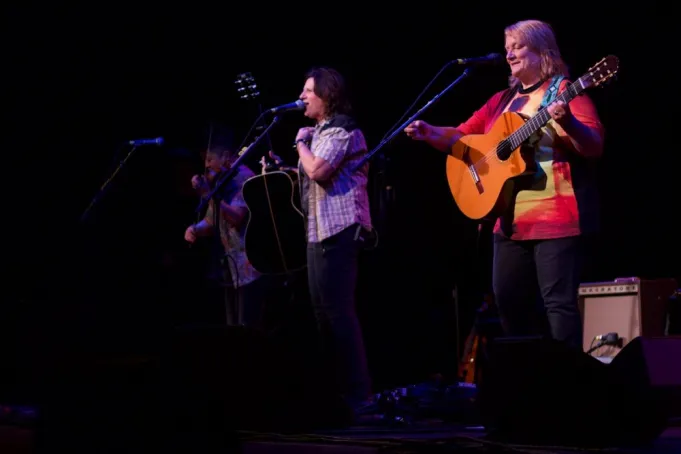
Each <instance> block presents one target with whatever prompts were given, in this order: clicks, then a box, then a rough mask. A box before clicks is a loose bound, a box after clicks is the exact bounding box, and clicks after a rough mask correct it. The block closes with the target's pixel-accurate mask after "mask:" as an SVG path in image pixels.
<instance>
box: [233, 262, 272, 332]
mask: <svg viewBox="0 0 681 454" xmlns="http://www.w3.org/2000/svg"><path fill="white" fill-rule="evenodd" d="M271 287H272V279H271V276H267V275H263V276H260V277H258V278H257V279H256V280H254V281H252V282H249V283H248V284H246V285H242V286H240V287H238V288H236V289H235V288H234V287H226V288H225V313H226V317H227V326H247V327H249V328H254V329H258V330H263V329H264V321H265V320H264V319H265V308H266V306H267V300H268V297H269V293H270V289H271Z"/></svg>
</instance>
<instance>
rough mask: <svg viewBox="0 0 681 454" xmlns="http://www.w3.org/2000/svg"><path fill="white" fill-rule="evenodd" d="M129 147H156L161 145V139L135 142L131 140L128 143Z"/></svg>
mask: <svg viewBox="0 0 681 454" xmlns="http://www.w3.org/2000/svg"><path fill="white" fill-rule="evenodd" d="M128 143H129V144H130V145H133V146H135V147H139V146H141V145H158V146H161V145H163V137H157V138H155V139H137V140H131V141H130V142H128Z"/></svg>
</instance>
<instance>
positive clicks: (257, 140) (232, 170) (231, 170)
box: [196, 116, 279, 213]
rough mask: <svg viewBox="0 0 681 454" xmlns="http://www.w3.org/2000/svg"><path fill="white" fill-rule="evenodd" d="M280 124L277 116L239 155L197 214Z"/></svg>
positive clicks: (200, 206)
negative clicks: (271, 130)
mask: <svg viewBox="0 0 681 454" xmlns="http://www.w3.org/2000/svg"><path fill="white" fill-rule="evenodd" d="M278 122H279V117H278V116H275V117H274V118H272V121H271V122H270V124H269V125H268V126H267V128H265V130H264V131H263V132H262V133H261V134H260V135H259V136H257V137H256V138H255V140H254V141H253V143H252V144H250V145H249V146H248V148H246V149H245V150H244V151H243V152H242V153H239V157H238V158H237V159H236V160H235V161H234V162H233V163H232V165H231V167H230V168H229V170H228V171H227V173H225V174H224V175H223V176H222V177H220V179H219V180H218V181H217V183H215V187H214V188H213V190H212V191H211V192H210V194H208V195H207V196H205V197H202V198H201V202H200V203H199V206H198V207H197V208H196V212H197V213H201V212H202V211H203V209H204V208H205V207H206V204H208V202H209V201H210V200H211V199H212V198H213V197H214V196H215V194H217V192H218V191H219V190H220V189H222V187H223V186H224V185H225V183H227V182H228V181H229V180H231V179H232V177H233V176H234V175H235V174H236V173H237V172H238V171H239V166H240V165H241V164H242V162H243V161H244V160H245V159H246V158H247V157H248V155H249V154H251V151H253V150H254V149H255V146H256V145H258V144H259V143H260V141H261V140H262V139H263V138H264V137H265V136H267V133H268V132H269V131H270V129H272V127H273V126H274V125H275V124H276V123H278Z"/></svg>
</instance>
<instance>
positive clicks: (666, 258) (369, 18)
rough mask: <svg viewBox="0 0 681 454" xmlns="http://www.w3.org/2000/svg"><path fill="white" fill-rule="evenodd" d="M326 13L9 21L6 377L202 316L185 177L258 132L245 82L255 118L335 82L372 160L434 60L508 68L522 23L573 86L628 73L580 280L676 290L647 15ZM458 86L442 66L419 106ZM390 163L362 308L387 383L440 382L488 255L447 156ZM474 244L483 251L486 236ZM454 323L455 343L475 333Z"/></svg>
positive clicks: (456, 7)
mask: <svg viewBox="0 0 681 454" xmlns="http://www.w3.org/2000/svg"><path fill="white" fill-rule="evenodd" d="M549 3H550V2H549ZM329 7H330V8H332V9H330V10H329V12H326V11H324V9H323V8H324V4H315V5H313V4H303V5H299V6H292V5H288V4H276V6H266V5H265V4H264V3H262V2H261V3H260V4H258V5H256V4H253V5H252V6H249V7H247V6H244V5H241V4H239V5H234V2H231V3H224V5H223V6H213V7H200V6H198V5H196V6H194V5H193V4H186V3H185V4H182V5H181V6H170V4H165V5H163V6H162V7H157V8H151V7H148V8H142V7H136V8H132V7H129V8H123V7H121V6H117V7H105V6H99V4H97V5H95V4H92V5H88V6H82V5H81V6H79V7H77V8H76V7H73V8H68V7H57V6H49V7H42V8H40V9H30V8H28V7H13V8H12V9H13V10H12V11H10V14H9V15H7V16H6V17H7V18H8V21H7V24H6V26H5V32H6V34H7V36H8V37H9V39H8V40H6V42H5V44H6V46H5V47H6V48H7V51H8V52H7V53H6V54H5V61H6V66H5V71H3V72H4V73H5V75H6V76H9V78H8V79H7V78H6V79H5V84H4V87H5V93H6V95H7V96H8V101H9V102H7V101H6V102H5V105H6V107H8V109H6V110H8V113H9V116H8V118H6V120H5V121H6V123H5V128H6V131H9V132H10V135H9V139H10V143H9V144H8V145H7V146H6V148H5V153H4V156H3V160H4V167H5V169H6V172H7V173H8V174H9V175H11V178H10V179H8V180H6V181H8V182H10V186H9V187H8V188H7V189H6V190H5V191H4V193H5V196H6V198H7V199H6V201H5V203H4V212H5V229H6V230H5V231H6V234H5V253H4V254H3V258H4V259H5V262H6V267H5V268H6V270H7V271H5V279H4V281H5V284H4V285H3V288H2V292H3V298H2V301H3V303H2V306H3V308H2V312H3V313H2V314H0V319H2V323H3V324H4V325H6V329H4V330H3V333H4V335H5V336H7V341H6V343H4V344H3V347H6V346H10V345H11V346H12V351H14V353H15V354H14V357H15V360H16V361H19V362H20V363H22V364H23V362H22V361H24V362H25V361H30V360H21V358H26V357H30V355H31V354H34V353H35V352H36V351H40V350H41V349H42V347H44V346H45V345H63V344H61V343H60V342H61V341H62V340H63V339H65V338H68V339H70V341H72V342H73V343H72V344H68V345H77V346H79V347H80V348H86V347H87V348H92V349H93V350H97V349H98V348H102V349H111V350H116V349H119V350H126V349H127V350H133V351H134V350H137V349H143V348H145V347H144V346H145V345H147V344H148V341H150V340H152V341H153V340H157V339H158V338H159V336H157V334H158V333H159V332H161V331H162V330H163V329H164V328H165V327H168V326H171V325H173V324H175V323H180V322H182V321H183V319H184V317H187V318H190V317H193V316H194V315H193V314H194V313H195V312H197V311H199V312H200V311H201V307H202V305H203V304H204V303H203V302H202V301H201V295H200V291H199V289H198V288H197V285H196V282H197V277H196V274H197V273H196V272H192V271H191V270H192V269H193V267H195V266H196V263H198V262H199V261H200V253H201V252H202V251H203V250H202V248H201V247H195V248H188V247H187V245H186V244H185V243H184V241H183V239H182V236H183V232H184V229H185V228H186V226H187V225H188V224H189V223H191V222H193V221H194V219H195V215H194V214H193V209H194V207H195V205H196V203H197V200H196V198H195V197H194V196H193V195H192V193H191V188H190V184H189V179H190V177H191V175H192V174H193V173H194V172H196V171H197V170H199V169H200V166H201V161H200V157H199V152H200V151H201V149H202V147H205V144H206V142H207V129H208V125H209V124H210V123H211V122H216V123H219V124H222V125H227V126H231V127H233V129H234V132H235V138H236V141H237V143H238V142H240V141H241V140H242V139H243V138H244V137H245V134H246V131H247V129H248V127H249V126H250V125H251V123H252V122H253V120H255V118H256V116H257V105H256V104H255V103H248V102H245V101H243V100H241V99H239V96H238V95H237V92H236V86H235V83H234V80H235V78H236V75H237V74H239V73H241V72H244V71H250V72H252V74H253V75H254V77H255V78H256V81H257V83H258V85H259V88H260V92H261V97H260V101H261V103H262V105H263V107H272V106H276V105H279V104H282V103H287V102H291V101H293V100H295V99H297V96H298V94H299V93H300V90H301V89H302V85H303V82H304V80H303V74H304V72H305V71H306V70H307V69H308V68H310V67H311V66H314V65H330V66H334V67H336V68H337V69H339V70H340V71H341V72H342V73H343V74H344V75H345V76H346V78H347V81H348V83H349V85H350V87H351V89H352V93H353V97H354V101H355V103H354V105H355V111H356V115H357V117H358V119H359V121H360V122H361V125H362V127H363V129H364V131H365V134H366V137H367V140H368V143H369V146H370V147H371V148H373V147H374V146H376V145H377V144H378V142H379V141H380V139H381V137H382V136H383V135H384V134H385V133H386V132H387V131H388V130H389V128H390V127H391V126H392V125H393V124H394V123H395V122H396V121H397V120H398V119H399V118H400V116H401V115H402V114H403V112H404V111H405V110H406V109H407V107H408V106H409V105H410V104H411V103H412V101H413V100H414V99H415V98H416V96H417V95H418V94H419V93H420V92H421V90H422V89H423V88H424V87H425V86H426V85H427V84H428V82H429V81H430V80H431V78H432V77H433V76H434V75H435V74H436V73H437V71H438V70H439V69H440V68H441V67H442V66H443V65H444V64H445V63H446V62H447V61H449V60H451V59H454V58H463V57H473V56H482V55H486V54H488V53H490V52H503V27H504V26H506V25H508V24H510V23H512V22H514V21H516V20H520V19H525V18H539V19H543V20H547V21H549V22H551V23H553V25H554V26H555V30H556V33H557V37H558V41H559V45H560V46H561V48H562V51H563V54H564V57H565V59H566V61H567V62H568V64H569V65H570V67H571V69H572V75H573V77H575V78H576V77H578V76H580V75H581V74H583V73H584V72H585V71H586V70H587V68H588V67H589V66H590V65H592V64H594V63H595V62H597V61H598V60H600V59H601V58H602V57H604V56H606V55H607V54H616V55H617V56H619V58H620V62H621V71H620V75H619V78H618V80H616V81H615V82H614V83H612V84H611V85H609V86H607V87H606V88H604V89H597V90H592V91H591V92H589V95H590V96H592V98H593V99H594V101H595V102H596V104H597V107H598V109H599V112H600V114H601V116H602V120H603V122H604V124H605V126H606V129H607V144H606V153H605V156H604V158H603V160H602V166H601V176H602V179H601V181H602V194H601V195H602V206H603V208H602V214H603V231H602V234H601V235H600V237H599V239H598V241H596V242H595V243H594V246H593V247H594V249H593V253H594V254H593V259H592V260H591V261H590V264H589V265H590V266H589V268H588V270H587V274H586V276H585V280H610V279H614V278H616V277H621V276H639V277H645V278H658V277H677V278H678V277H680V272H679V265H678V262H679V261H678V245H677V243H676V241H677V240H676V237H675V236H674V235H673V232H674V230H675V229H677V225H678V223H676V222H677V221H675V220H674V219H673V218H672V214H673V213H674V210H675V209H674V208H673V206H675V204H678V189H676V187H677V186H676V183H675V182H674V180H673V179H672V178H661V177H660V178H657V177H655V175H663V176H664V175H666V176H671V175H672V174H673V169H672V166H671V164H668V163H666V162H665V161H664V160H662V159H661V158H656V157H655V156H659V152H658V150H660V149H661V148H660V147H659V146H658V144H661V139H662V138H661V137H659V136H658V135H657V134H656V133H655V132H654V131H655V130H656V129H655V128H654V127H653V126H654V125H656V122H657V119H656V118H655V116H654V115H651V113H652V112H655V109H656V108H657V105H656V104H655V103H658V99H659V98H652V99H650V98H649V97H648V96H649V91H647V90H649V87H650V86H649V85H648V86H647V87H648V88H645V89H644V83H643V82H642V81H644V80H646V81H648V82H651V79H650V71H651V67H650V65H649V63H650V62H651V60H652V58H650V57H651V56H652V55H653V54H654V53H655V52H657V50H658V46H657V43H658V38H657V33H658V28H659V27H658V24H657V22H656V21H657V17H656V13H657V12H656V11H655V4H654V2H642V3H638V4H637V6H636V8H635V9H627V8H624V7H622V8H618V9H617V11H612V10H610V11H608V12H607V13H603V14H601V13H599V12H597V11H586V12H583V13H579V12H578V11H573V10H571V11H570V14H567V12H565V11H555V12H554V11H552V10H551V8H552V7H551V6H550V5H548V4H547V3H546V2H529V3H528V2H525V4H524V6H523V7H518V8H514V9H512V10H511V9H509V8H502V9H497V8H496V7H493V6H488V5H484V6H480V7H473V6H463V5H461V4H460V3H456V4H455V3H452V2H447V3H443V4H441V5H438V4H436V3H433V4H432V5H431V4H429V2H422V3H419V4H418V5H414V4H410V6H408V7H407V6H405V7H404V8H403V7H400V6H398V5H396V4H391V6H390V7H389V9H384V7H378V4H377V9H376V12H370V11H369V10H367V9H364V8H366V7H368V4H365V5H364V8H361V9H357V10H354V9H352V8H351V7H349V6H348V7H345V6H343V7H342V8H339V7H338V5H335V4H334V5H329ZM572 8H576V6H574V5H573V7H572ZM460 71H461V68H457V67H451V68H450V69H448V70H447V71H445V72H444V73H443V74H442V76H441V77H440V78H439V79H438V80H437V81H436V82H435V84H434V85H433V86H432V87H431V89H430V90H429V91H428V92H427V93H426V95H425V96H424V97H423V98H422V99H421V100H420V101H419V102H418V104H417V106H416V108H420V107H421V106H423V105H424V104H425V103H426V102H427V101H428V100H429V99H431V98H432V97H433V96H435V95H436V94H437V93H438V92H439V91H441V90H442V89H443V88H444V87H445V86H446V85H448V84H449V83H450V82H451V81H453V80H454V79H455V78H456V77H457V76H458V75H459V74H460ZM506 76H507V68H505V67H502V68H500V69H494V68H486V69H480V70H478V71H476V72H474V73H473V75H472V76H471V77H470V78H469V79H468V80H466V81H464V82H463V83H462V84H461V85H459V86H457V87H455V88H454V89H453V90H452V91H451V92H449V93H448V94H447V95H446V96H445V97H443V98H442V99H441V100H440V101H439V102H438V103H437V104H435V105H433V106H432V107H431V108H430V109H429V110H428V111H427V112H426V113H425V115H424V116H423V119H425V120H428V121H430V122H432V123H436V124H458V123H459V122H460V121H463V120H464V119H466V118H467V116H468V115H469V114H470V113H471V112H472V111H473V110H474V109H476V108H477V107H478V106H480V105H481V104H482V103H483V102H484V101H485V100H486V99H487V98H488V97H489V96H490V95H492V94H493V93H494V92H496V91H497V90H500V89H502V88H503V87H504V85H505V82H506ZM652 83H653V84H655V83H656V82H655V81H654V79H653V80H652ZM414 111H415V109H414V110H413V111H411V112H410V113H409V114H411V113H412V112H414ZM405 118H406V117H405ZM304 124H305V119H304V118H303V117H302V115H300V114H298V113H290V114H287V115H285V116H284V117H283V119H282V123H281V124H279V125H277V126H276V127H275V129H274V130H273V131H272V140H273V142H274V148H275V151H276V152H277V153H278V154H280V155H281V156H283V157H284V158H286V159H287V160H288V161H289V162H291V163H292V162H294V161H293V159H294V156H293V150H292V148H291V145H290V144H291V141H292V140H293V138H294V135H295V131H296V130H297V128H298V127H300V126H302V125H304ZM157 136H163V137H164V138H165V139H166V144H165V145H164V146H163V147H144V148H140V149H138V150H137V151H136V153H135V155H134V156H133V157H132V158H131V159H130V160H129V161H128V163H127V165H126V166H125V168H124V170H123V171H122V172H120V173H119V174H118V175H117V176H116V178H115V180H114V181H113V184H112V186H111V191H110V192H109V193H108V194H107V195H106V196H105V197H104V198H102V200H101V201H100V202H99V203H98V205H97V206H96V208H95V209H94V210H93V212H92V216H91V218H90V221H89V222H88V223H84V224H83V223H81V224H79V222H78V218H79V216H80V214H81V213H82V211H83V210H84V209H85V207H86V206H87V205H88V203H89V202H90V200H91V199H92V197H93V196H94V195H95V194H96V193H97V190H98V188H99V186H100V185H101V184H102V183H103V182H104V181H105V180H106V179H107V178H108V177H109V176H110V175H111V171H112V167H111V166H112V164H115V163H116V162H117V161H118V160H119V159H120V157H121V156H122V155H121V153H123V155H124V153H126V152H127V151H128V150H129V148H128V147H125V146H124V147H123V148H122V149H121V144H123V143H125V142H126V141H128V140H131V139H138V138H153V137H157ZM265 149H266V148H262V150H261V153H260V154H258V156H255V158H254V160H253V161H252V162H251V164H253V168H254V169H257V164H256V163H255V161H257V159H258V158H259V156H260V155H261V154H262V152H263V151H265ZM385 155H386V156H387V157H388V158H389V159H386V160H382V161H380V162H379V161H377V162H376V163H375V165H374V169H373V174H372V208H373V210H374V213H375V219H374V220H375V222H376V225H377V227H378V229H379V233H380V238H381V240H380V245H379V248H378V250H376V251H374V252H373V253H371V254H368V255H367V256H366V257H365V262H364V267H363V272H362V282H363V284H362V297H361V300H360V306H361V312H362V317H363V320H364V323H365V330H366V332H367V338H368V341H367V342H368V348H369V350H370V353H371V361H372V367H373V369H374V370H375V375H376V376H377V377H378V379H377V381H378V382H379V383H388V382H390V381H391V380H400V379H404V380H411V379H418V378H422V377H424V376H425V375H427V374H428V373H430V372H433V371H434V370H439V369H444V368H447V367H452V365H453V364H454V363H455V354H454V352H455V350H456V341H455V339H454V335H453V334H452V333H455V332H456V329H457V320H456V317H454V316H453V313H454V309H453V308H454V307H455V306H454V298H453V296H452V292H453V290H454V289H455V288H456V289H457V292H458V295H459V298H458V302H459V303H460V304H459V310H461V311H462V312H465V313H467V314H470V312H471V311H472V310H474V309H475V308H477V307H478V306H479V304H480V302H481V301H480V295H479V291H480V285H484V284H485V283H486V282H487V280H488V279H489V276H488V270H487V268H486V266H485V263H486V262H485V260H482V264H481V263H480V262H479V261H478V260H477V258H478V257H480V256H482V257H486V256H485V254H484V253H482V254H479V251H478V249H477V243H476V240H477V226H476V224H475V223H473V222H471V221H469V220H467V219H464V218H463V216H462V215H461V214H460V213H459V212H458V210H457V208H456V206H455V205H454V203H453V201H452V199H451V197H450V195H449V193H448V189H447V186H446V181H445V174H444V157H443V156H442V155H441V154H439V153H437V152H435V151H434V150H431V149H429V148H428V147H424V146H421V145H419V144H414V143H412V142H410V141H408V140H407V139H406V138H405V137H404V135H402V134H401V135H399V136H398V137H397V138H396V140H395V141H394V142H393V143H392V144H391V145H390V146H388V147H386V148H385ZM482 239H483V241H482V242H481V244H482V246H483V252H484V247H485V246H486V245H487V244H488V242H489V238H488V237H486V236H483V237H482ZM218 321H219V320H218ZM459 325H462V326H460V330H461V332H462V333H463V335H465V334H466V332H467V330H468V329H469V328H470V327H469V326H468V325H467V318H466V317H461V319H460V323H459ZM17 347H18V349H17ZM17 352H18V353H17ZM27 352H33V353H27ZM444 363H447V364H444ZM394 377H400V378H394Z"/></svg>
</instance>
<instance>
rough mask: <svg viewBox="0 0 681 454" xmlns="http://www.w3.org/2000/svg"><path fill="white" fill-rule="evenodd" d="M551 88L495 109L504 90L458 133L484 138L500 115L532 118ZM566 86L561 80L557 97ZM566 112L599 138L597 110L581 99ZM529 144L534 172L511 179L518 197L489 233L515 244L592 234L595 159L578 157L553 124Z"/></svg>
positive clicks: (594, 224)
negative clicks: (483, 135) (532, 154)
mask: <svg viewBox="0 0 681 454" xmlns="http://www.w3.org/2000/svg"><path fill="white" fill-rule="evenodd" d="M550 83H551V82H550V80H547V81H546V82H545V83H544V84H543V85H542V86H541V87H540V88H539V89H537V90H535V91H534V92H532V93H529V94H526V95H522V94H520V93H516V94H515V96H514V97H513V98H512V99H511V100H510V102H508V103H506V105H505V106H503V107H502V106H499V103H500V102H502V101H503V100H504V98H505V96H504V95H505V94H506V93H507V91H508V90H503V91H500V92H498V93H496V94H495V95H494V96H492V97H491V98H490V99H489V101H487V103H485V105H484V106H483V107H482V108H480V109H479V110H477V111H476V112H475V113H474V114H473V115H472V116H471V118H469V119H468V120H467V121H465V122H464V123H462V124H461V125H459V126H458V127H457V129H458V130H459V131H460V132H461V133H463V134H464V135H468V134H484V133H487V132H488V131H489V130H490V129H491V128H492V125H493V124H494V122H495V120H496V119H497V118H498V117H499V115H500V114H501V113H503V112H509V111H511V112H518V113H521V114H523V115H525V116H527V117H530V116H533V115H534V114H535V113H536V112H537V111H538V110H539V107H540V105H541V102H542V99H543V97H544V94H545V92H546V90H547V89H548V87H549V85H550ZM568 83H569V82H568V81H567V80H563V82H562V83H561V85H560V88H559V92H562V91H563V90H564V89H565V87H566V86H567V84H568ZM569 107H570V110H571V111H572V114H573V115H574V116H575V117H576V118H577V120H579V121H580V122H582V123H583V124H585V125H586V126H588V127H590V128H592V129H593V130H594V131H596V132H597V133H598V134H599V135H600V136H601V137H602V136H603V126H602V125H601V122H600V120H599V118H598V114H597V112H596V108H595V107H594V105H593V103H592V101H591V100H590V99H589V98H588V97H587V96H586V94H582V95H580V96H578V97H577V98H575V99H573V100H572V101H571V102H570V104H569ZM537 139H538V140H537ZM529 140H531V141H533V142H532V143H534V150H535V154H534V158H535V162H536V164H537V169H536V172H535V173H534V174H533V175H531V176H527V177H521V179H516V182H517V185H518V186H517V187H518V188H521V189H520V190H518V192H517V196H516V199H515V204H514V205H513V204H512V205H511V207H512V212H510V211H509V212H508V213H505V214H504V215H502V216H501V217H500V218H499V219H497V221H496V225H495V227H494V233H497V234H502V235H505V236H507V237H509V238H511V239H514V240H539V239H549V238H562V237H568V236H574V235H579V234H581V233H590V232H593V231H594V230H596V229H597V228H598V202H597V198H598V195H597V191H596V184H595V178H594V172H595V167H594V166H595V159H593V158H589V157H586V156H583V155H580V154H579V152H578V151H577V150H576V149H575V148H574V145H573V144H572V142H571V141H570V139H569V138H568V137H567V134H566V133H565V131H563V129H562V128H561V127H560V126H559V125H558V124H557V123H556V122H554V121H553V120H550V121H549V122H548V123H547V124H546V125H545V126H544V127H542V128H541V130H540V134H539V136H538V137H537V138H531V139H529ZM534 140H536V143H535V142H534Z"/></svg>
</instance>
